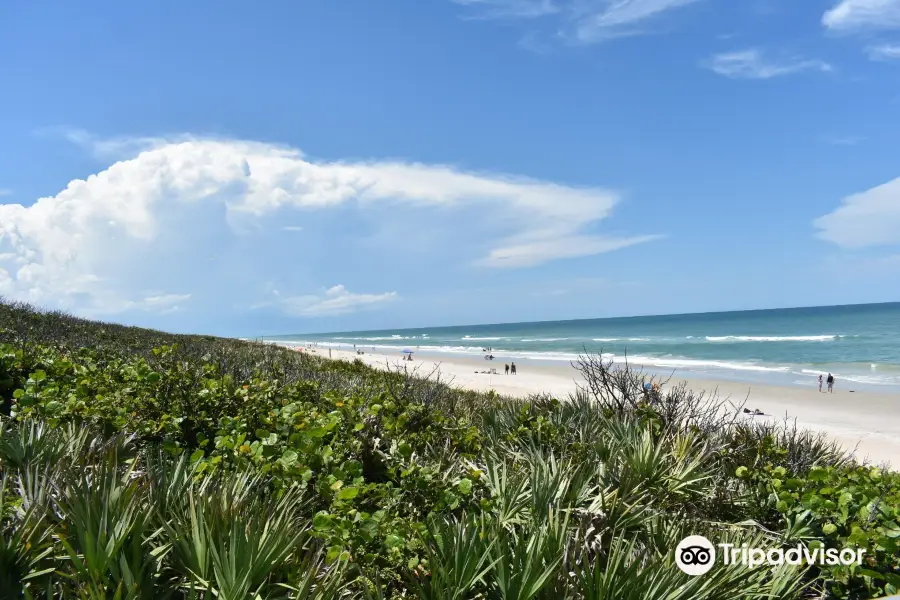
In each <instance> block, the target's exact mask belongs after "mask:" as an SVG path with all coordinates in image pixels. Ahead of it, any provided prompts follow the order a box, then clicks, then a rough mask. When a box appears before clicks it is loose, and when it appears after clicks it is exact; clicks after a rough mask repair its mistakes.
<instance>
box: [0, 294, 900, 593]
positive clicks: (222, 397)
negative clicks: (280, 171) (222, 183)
mask: <svg viewBox="0 0 900 600" xmlns="http://www.w3.org/2000/svg"><path fill="white" fill-rule="evenodd" d="M578 366H579V368H580V369H581V370H582V372H583V373H584V375H585V378H586V381H587V385H586V386H585V388H584V389H583V390H581V391H580V392H579V393H578V394H576V395H574V396H573V397H571V398H552V397H549V396H540V397H534V398H530V399H527V400H513V399H507V398H502V397H498V396H496V395H493V394H483V393H476V392H471V391H464V390H458V389H452V388H451V387H448V386H446V385H444V384H442V383H441V382H440V381H436V380H435V379H434V378H433V377H423V376H419V374H416V373H412V372H409V371H407V370H399V369H395V370H392V371H390V370H374V369H371V368H368V367H366V366H364V365H362V364H361V363H359V362H356V363H349V362H341V361H328V360H324V359H320V358H317V357H314V356H309V355H307V354H305V353H300V352H295V351H292V350H289V349H286V348H281V347H277V346H273V345H263V344H256V343H250V342H242V341H237V340H229V339H221V338H213V337H204V336H180V335H170V334H166V333H162V332H157V331H150V330H145V329H138V328H131V327H124V326H120V325H114V324H108V323H99V322H93V321H87V320H82V319H77V318H74V317H70V316H67V315H65V314H60V313H50V312H42V311H39V310H36V309H34V308H32V307H30V306H26V305H21V304H15V303H2V304H0V404H2V406H0V471H2V479H0V598H38V597H42V598H51V597H53V598H57V597H58V598H80V599H92V600H93V599H101V598H102V599H108V598H117V599H133V598H134V599H137V598H148V599H149V598H174V599H182V598H184V599H187V598H191V599H212V598H216V599H219V600H238V599H241V600H244V599H256V598H259V599H269V598H272V599H274V598H286V599H288V598H289V599H298V600H299V599H318V600H327V599H331V598H358V599H375V598H421V599H423V600H445V599H454V600H456V599H458V600H464V599H470V598H485V599H504V600H531V599H534V600H566V599H572V600H575V599H579V600H581V599H583V600H604V599H605V600H631V599H633V600H646V599H660V600H661V599H668V600H679V599H684V600H705V599H726V598H727V599H731V598H760V599H762V598H767V599H773V600H774V599H790V598H819V597H830V598H873V597H879V596H884V595H887V594H890V593H895V592H896V591H897V589H898V588H900V552H898V541H900V526H898V520H900V476H898V474H896V473H893V472H890V471H886V470H883V469H880V468H878V467H876V466H871V465H862V464H857V463H856V462H854V461H853V460H852V458H851V457H849V456H847V455H845V454H844V453H842V452H841V451H840V450H839V449H838V448H837V446H835V445H834V444H832V443H830V442H829V441H828V440H827V439H824V438H823V437H822V436H819V435H815V434H812V433H809V432H806V431H800V430H797V429H796V428H795V427H792V426H790V424H783V425H780V426H772V425H764V424H760V423H752V422H750V423H746V422H741V421H738V420H737V419H735V418H734V411H731V412H730V413H729V412H728V411H725V410H722V409H723V408H725V407H727V405H726V404H723V402H722V401H720V400H718V399H717V398H716V397H714V396H707V395H704V394H700V393H694V392H693V391H691V390H688V389H686V388H684V387H669V386H665V385H664V386H663V388H662V393H661V394H660V395H659V397H654V398H649V399H648V398H646V397H645V396H644V394H643V392H642V389H643V383H644V379H645V378H644V376H643V375H642V374H641V373H638V372H635V371H633V370H631V369H628V368H614V367H613V366H612V365H610V364H608V363H605V362H603V361H602V360H600V359H599V358H596V357H592V356H585V357H583V359H582V360H581V362H580V363H579V365H578ZM690 534H699V535H705V536H706V537H708V538H709V539H711V540H713V541H714V542H724V541H730V542H733V543H735V544H737V545H738V546H740V545H741V544H742V543H747V544H750V545H753V546H758V547H764V548H773V547H789V546H795V545H796V544H798V543H800V544H804V545H806V546H808V547H810V548H816V547H820V548H841V547H845V546H852V547H854V548H856V547H859V548H864V549H865V550H866V554H865V557H866V558H865V560H864V562H863V564H861V565H855V566H852V567H842V566H825V567H820V566H807V565H784V566H781V567H777V568H773V567H770V566H761V567H755V568H749V567H746V566H743V565H740V564H738V565H729V566H726V565H723V564H717V565H716V566H715V567H714V568H713V569H712V570H711V571H710V572H709V573H707V574H705V575H702V576H697V577H691V576H688V575H686V574H684V573H682V571H681V570H679V569H678V568H677V566H676V565H675V562H674V556H673V554H674V553H673V550H674V548H675V546H676V545H677V543H678V542H679V541H680V540H681V539H682V538H684V537H685V536H687V535H690Z"/></svg>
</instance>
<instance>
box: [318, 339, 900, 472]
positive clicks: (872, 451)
mask: <svg viewBox="0 0 900 600" xmlns="http://www.w3.org/2000/svg"><path fill="white" fill-rule="evenodd" d="M302 351H303V352H312V353H313V354H315V355H316V356H320V357H324V358H329V352H330V357H331V358H332V359H333V360H346V361H353V360H356V359H359V360H361V361H362V362H363V363H365V364H367V365H369V366H371V367H375V368H381V369H385V368H388V367H392V366H400V367H403V366H406V367H408V368H411V369H415V370H416V371H417V372H418V373H419V374H420V375H422V376H426V375H428V374H431V373H434V375H435V376H438V377H440V379H441V381H443V382H444V383H447V384H449V385H451V386H454V387H460V388H465V389H470V390H476V391H489V390H493V391H495V392H497V393H498V394H501V395H505V396H512V397H518V398H521V397H526V396H528V395H531V394H541V393H549V394H552V395H554V396H567V395H569V394H570V393H573V392H575V391H576V390H577V387H578V384H579V382H580V381H581V377H580V374H579V373H578V371H577V370H576V369H575V368H574V367H572V366H571V365H568V364H565V365H553V364H546V363H543V362H541V361H535V360H516V361H515V362H516V366H517V370H518V373H517V374H516V375H505V374H504V372H503V365H504V362H503V361H502V360H494V361H486V360H483V359H476V358H472V357H468V356H453V357H449V358H448V357H444V356H435V355H433V354H431V355H428V354H427V353H420V352H416V353H415V355H414V357H415V358H414V360H413V361H403V360H401V358H402V354H401V353H399V352H379V351H376V352H372V351H365V353H364V354H361V355H358V354H356V353H355V352H353V351H352V350H339V349H336V348H333V347H322V346H319V347H313V348H302ZM491 368H494V369H496V370H497V374H495V375H490V374H486V373H483V372H482V371H486V370H489V369H491ZM645 372H647V373H648V374H651V373H656V372H657V371H650V370H646V371H645ZM665 379H666V377H663V380H665ZM681 382H685V383H686V385H687V386H688V388H690V389H692V390H694V391H695V392H699V391H706V392H707V393H713V392H715V393H716V395H717V396H718V397H719V398H721V399H724V400H727V401H729V402H731V403H732V404H733V405H735V406H736V407H739V406H741V405H744V406H746V407H747V408H749V409H750V410H754V409H759V410H761V411H762V412H763V413H765V414H764V415H762V416H754V417H747V418H752V419H754V420H763V421H768V422H781V421H784V420H785V419H788V420H790V421H796V423H797V426H798V428H802V429H810V430H812V431H816V432H822V433H825V434H826V435H827V436H828V438H829V439H831V440H834V441H836V442H838V443H839V444H840V445H841V446H842V447H843V448H845V449H847V450H849V451H852V450H854V448H855V449H856V451H855V456H856V458H857V459H858V460H860V461H865V460H867V461H868V462H871V463H876V464H883V463H890V464H892V465H900V393H889V392H870V391H850V390H849V389H846V388H842V387H841V382H840V381H838V383H837V385H836V386H835V391H834V393H831V394H829V393H828V392H821V393H820V392H818V391H817V389H816V388H815V387H810V388H803V387H800V386H779V385H772V384H764V383H746V382H735V381H728V380H718V379H706V378H699V377H694V376H687V377H682V376H680V375H679V374H678V373H677V372H676V373H675V374H674V375H672V376H671V377H670V378H669V381H668V384H667V385H668V386H673V385H678V384H680V383H681Z"/></svg>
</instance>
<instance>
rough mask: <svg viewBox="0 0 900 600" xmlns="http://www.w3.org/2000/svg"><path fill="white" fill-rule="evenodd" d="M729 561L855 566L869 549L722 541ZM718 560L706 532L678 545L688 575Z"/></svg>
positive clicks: (751, 564) (706, 569)
mask: <svg viewBox="0 0 900 600" xmlns="http://www.w3.org/2000/svg"><path fill="white" fill-rule="evenodd" d="M718 547H719V551H720V553H721V556H722V563H723V564H725V565H733V564H742V565H744V566H747V567H750V568H751V569H752V568H755V567H759V566H762V565H770V566H778V565H782V564H785V563H787V564H789V565H802V564H815V565H819V566H826V565H828V566H835V565H843V566H851V565H858V564H861V563H862V559H863V554H865V552H866V551H865V549H863V548H857V549H856V550H854V549H852V548H844V549H842V550H838V549H836V548H828V549H825V548H814V549H810V548H807V547H806V546H804V545H803V544H797V546H796V547H794V548H788V549H786V550H785V549H783V548H770V549H768V550H765V549H763V548H752V547H750V546H749V545H748V544H741V545H740V546H736V545H735V544H718ZM715 562H716V546H714V545H713V543H712V542H710V541H709V540H708V539H706V538H705V537H703V536H702V535H689V536H688V537H686V538H684V539H683V540H681V541H680V542H679V543H678V546H676V547H675V564H676V565H678V568H679V569H681V570H682V571H684V572H685V573H687V574H688V575H703V574H704V573H707V572H709V570H710V569H712V568H713V565H714V564H715Z"/></svg>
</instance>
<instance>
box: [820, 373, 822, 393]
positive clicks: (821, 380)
mask: <svg viewBox="0 0 900 600" xmlns="http://www.w3.org/2000/svg"><path fill="white" fill-rule="evenodd" d="M821 391H822V375H821V373H820V374H819V392H821Z"/></svg>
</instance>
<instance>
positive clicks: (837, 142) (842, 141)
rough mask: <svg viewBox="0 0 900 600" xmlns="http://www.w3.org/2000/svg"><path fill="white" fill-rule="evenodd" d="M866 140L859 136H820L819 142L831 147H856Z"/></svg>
mask: <svg viewBox="0 0 900 600" xmlns="http://www.w3.org/2000/svg"><path fill="white" fill-rule="evenodd" d="M865 140H866V138H864V137H863V136H861V135H822V136H819V141H821V142H822V143H825V144H830V145H832V146H856V145H857V144H859V143H861V142H864V141H865Z"/></svg>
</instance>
